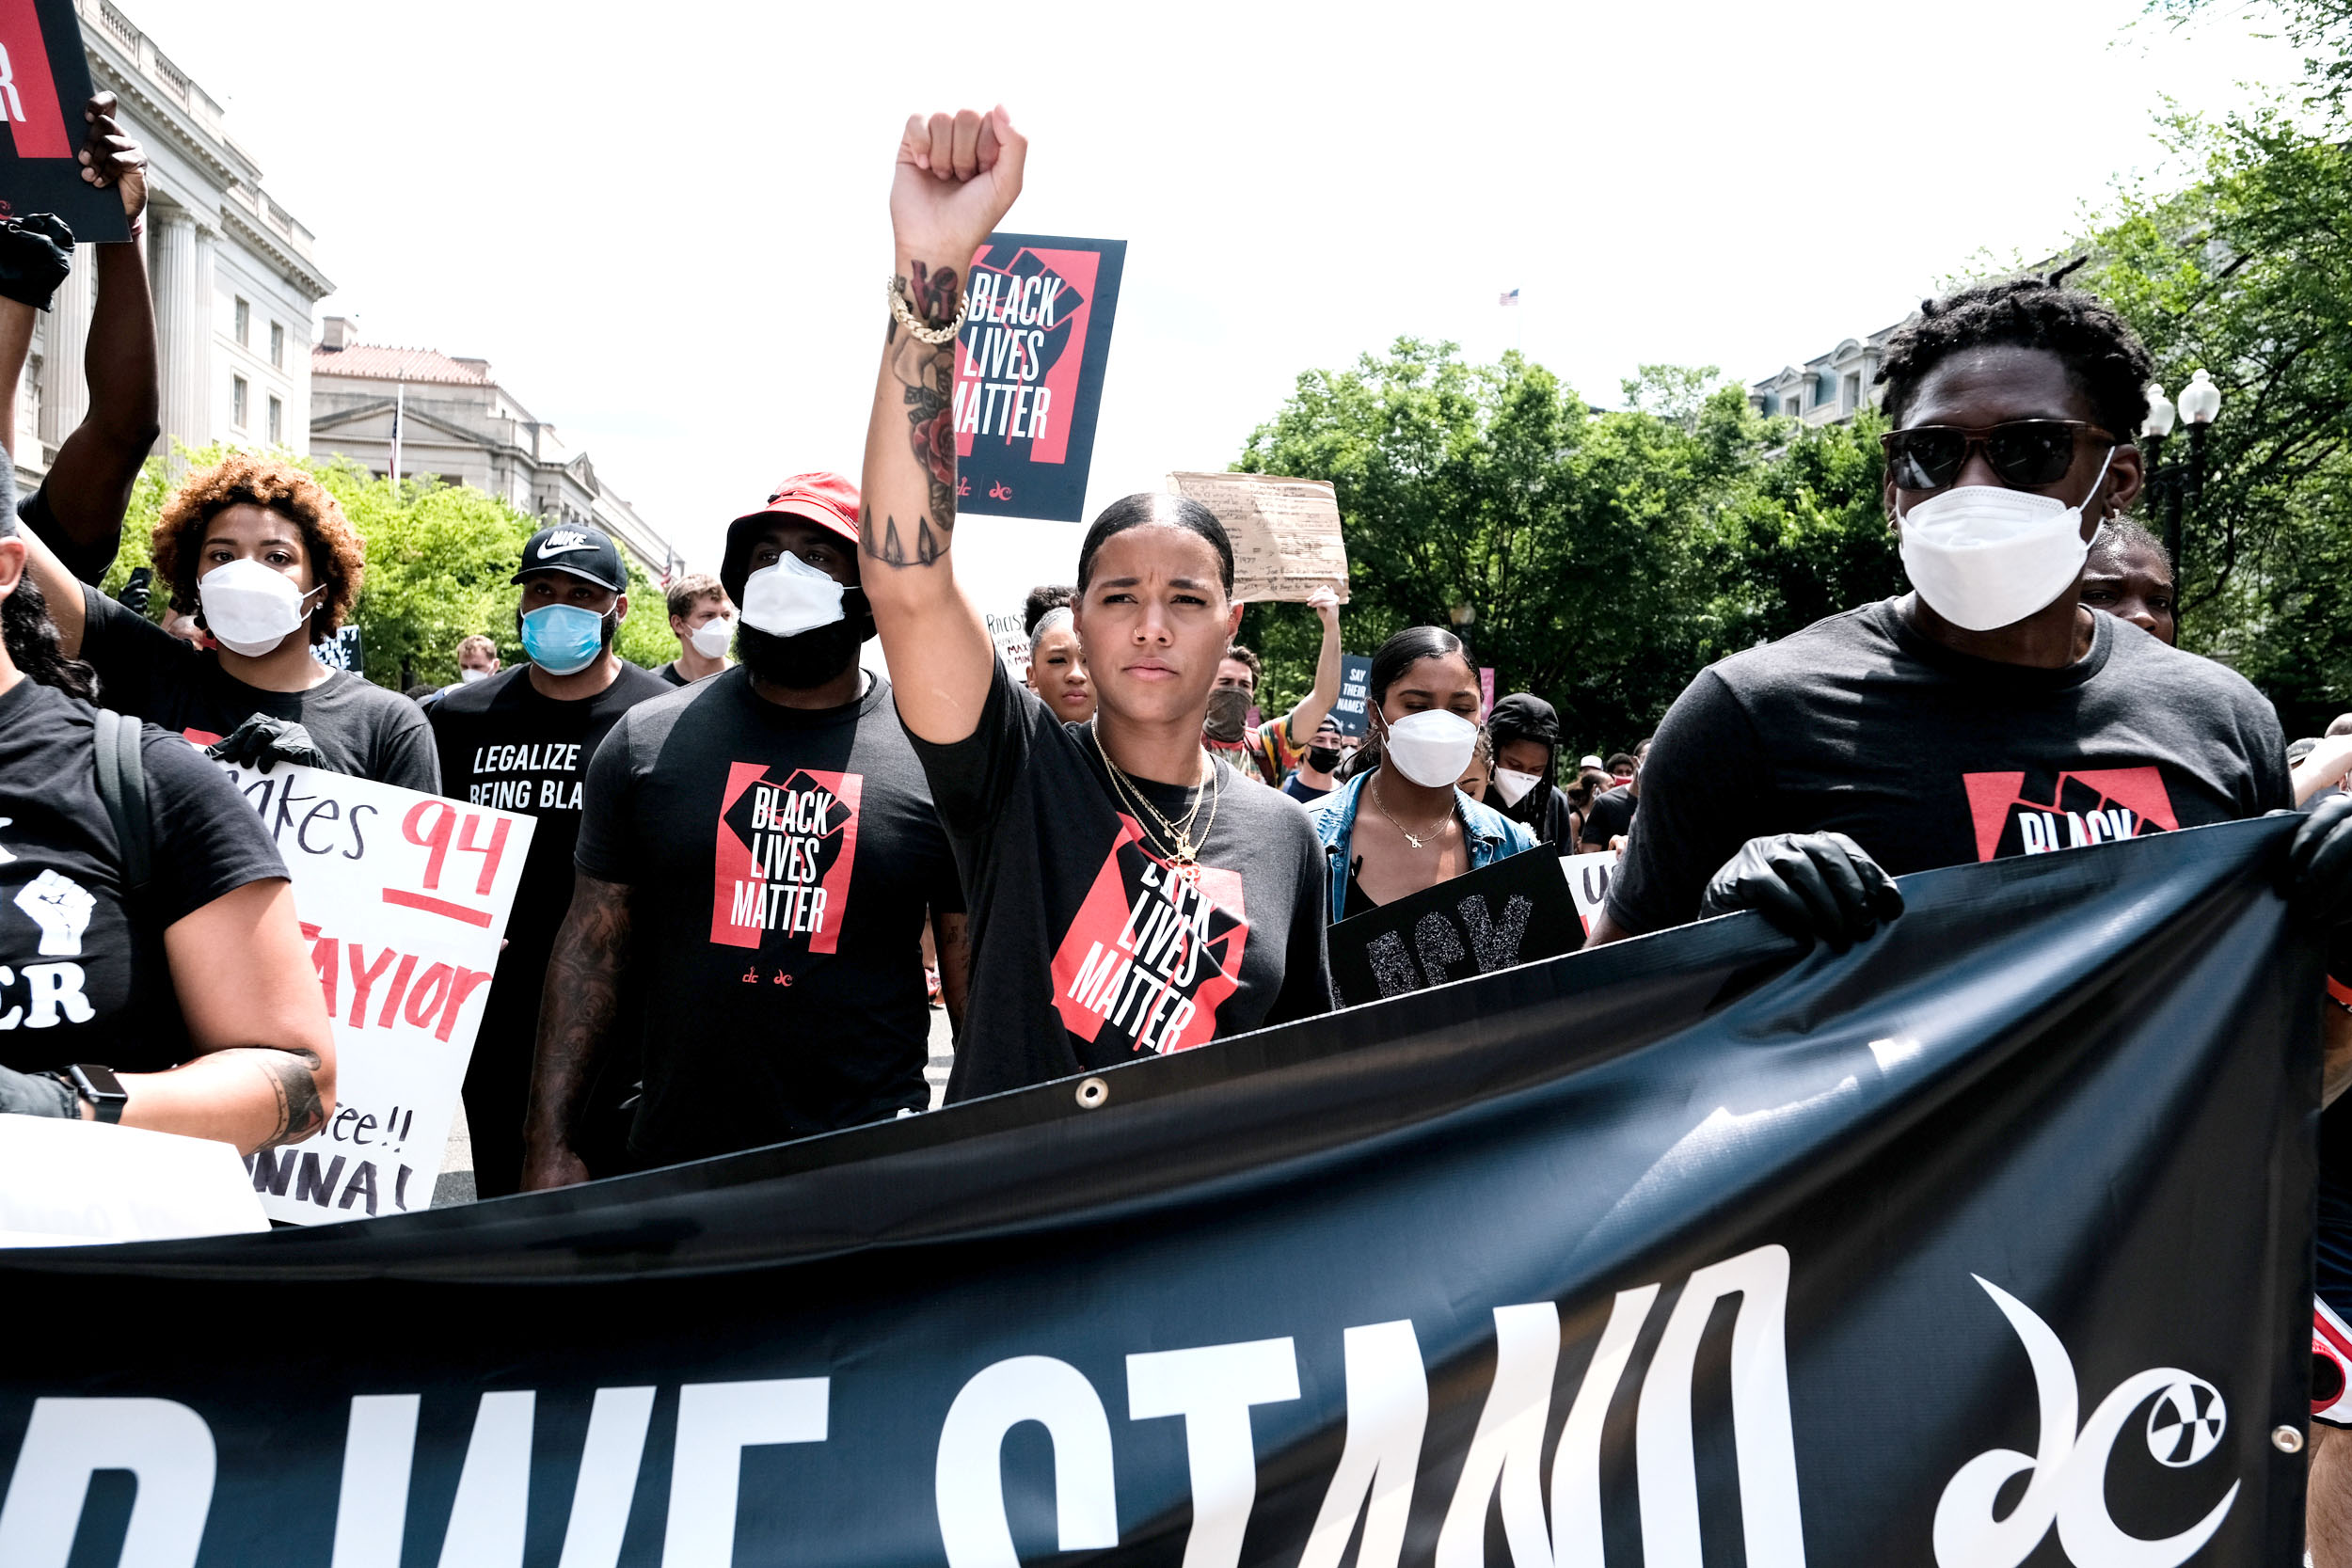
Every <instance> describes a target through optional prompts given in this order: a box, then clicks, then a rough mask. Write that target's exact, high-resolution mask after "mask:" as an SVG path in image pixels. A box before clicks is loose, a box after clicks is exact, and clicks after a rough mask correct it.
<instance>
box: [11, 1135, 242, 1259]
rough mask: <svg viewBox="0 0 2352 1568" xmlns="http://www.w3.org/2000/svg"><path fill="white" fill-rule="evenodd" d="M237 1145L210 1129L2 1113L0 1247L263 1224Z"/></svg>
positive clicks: (173, 1236) (168, 1237) (176, 1235)
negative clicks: (204, 1132) (184, 1130)
mask: <svg viewBox="0 0 2352 1568" xmlns="http://www.w3.org/2000/svg"><path fill="white" fill-rule="evenodd" d="M268 1228H269V1221H268V1220H267V1219H265V1218H263V1217H262V1206H261V1204H260V1203H259V1202H258V1201H257V1200H256V1199H255V1197H254V1196H253V1183H252V1182H251V1181H249V1180H246V1173H245V1172H244V1171H242V1170H240V1169H238V1168H237V1151H236V1149H234V1148H231V1147H230V1146H229V1145H228V1144H220V1143H214V1142H213V1141H212V1140H211V1139H209V1138H183V1137H180V1136H178V1135H177V1134H175V1133H171V1132H149V1131H148V1130H146V1129H145V1128H139V1127H110V1126H107V1125H106V1124H105V1123H103V1122H97V1121H64V1120H57V1119H53V1118H51V1117H0V1246H73V1245H80V1244H83V1243H91V1242H167V1241H177V1240H179V1239H181V1238H183V1237H186V1236H226V1235H233V1234H235V1233H236V1232H239V1231H246V1230H267V1229H268Z"/></svg>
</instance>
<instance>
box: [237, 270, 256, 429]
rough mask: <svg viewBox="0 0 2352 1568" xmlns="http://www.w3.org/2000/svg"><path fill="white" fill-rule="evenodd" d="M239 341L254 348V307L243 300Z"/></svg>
mask: <svg viewBox="0 0 2352 1568" xmlns="http://www.w3.org/2000/svg"><path fill="white" fill-rule="evenodd" d="M237 341H238V342H240V343H243V344H244V345H245V346H246V347H247V348H250V347H252V346H253V307H252V306H250V305H248V304H246V302H245V301H244V300H242V299H240V300H239V301H237ZM238 422H239V423H243V422H244V421H242V420H240V421H238Z"/></svg>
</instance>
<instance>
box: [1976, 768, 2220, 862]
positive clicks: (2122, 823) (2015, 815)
mask: <svg viewBox="0 0 2352 1568" xmlns="http://www.w3.org/2000/svg"><path fill="white" fill-rule="evenodd" d="M1961 783H1962V784H1964V785H1966V787H1967V790H1968V811H1969V814H1970V815H1971V816H1973V817H1974V818H1975V819H1976V828H1977V859H1979V860H1980V861H1989V860H1997V859H1999V858H2001V857H2003V856H2006V855H2042V854H2047V853H2049V852H2050V851H2051V850H2053V849H2074V848H2079V847H2082V846H2084V845H2088V844H2112V843H2115V842H2117V841H2118V840H2121V839H2126V838H2138V837H2140V836H2141V835H2143V834H2146V833H2169V832H2172V831H2173V830H2174V829H2175V828H2177V827H2179V826H2180V819H2179V818H2178V817H2177V816H2174V815H2173V812H2172V797H2171V796H2170V794H2169V793H2168V792H2167V791H2166V789H2165V787H2164V774H2163V772H2162V770H2160V769H2159V768H2157V767H2156V766H2155V765H2154V764H2153V763H2149V764H2144V765H2142V766H2140V767H2137V768H2077V769H2070V770H2066V771H2061V772H2058V773H2051V772H2048V771H2040V772H2034V773H2023V772H2019V773H1963V774H1962V775H1961Z"/></svg>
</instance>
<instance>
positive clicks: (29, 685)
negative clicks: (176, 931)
mask: <svg viewBox="0 0 2352 1568" xmlns="http://www.w3.org/2000/svg"><path fill="white" fill-rule="evenodd" d="M96 721H97V710H96V709H95V708H92V707H91V706H89V705H87V704H86V703H80V702H76V701H74V700H73V699H72V698H71V697H68V696H67V695H65V693H63V692H61V691H58V690H56V689H54V688H51V687H46V686H40V685H37V684H35V683H34V682H32V681H29V680H19V681H18V682H17V683H16V685H14V686H13V687H10V688H9V689H8V690H7V691H5V692H0V1065H6V1066H8V1067H11V1068H14V1069H17V1070H18V1071H20V1072H29V1071H54V1070H56V1069H59V1068H62V1067H65V1066H66V1065H68V1064H70V1063H73V1062H102V1063H103V1064H105V1065H106V1066H108V1067H111V1068H114V1069H118V1070H119V1071H126V1072H160V1071H163V1070H164V1069H167V1068H170V1067H174V1066H176V1065H178V1064H179V1063H180V1062H183V1061H184V1060H186V1059H187V1055H188V1049H187V1032H186V1029H185V1026H184V1025H183V1023H182V1022H181V1017H180V1006H179V1003H178V1001H177V1000H176V998H175V997H174V995H173V991H172V985H171V969H170V965H169V963H168V962H167V958H166V957H165V953H164V930H165V928H166V927H168V926H170V925H171V924H172V923H174V922H175V921H178V920H180V919H181V918H182V917H183V916H185V915H189V914H192V913H194V912H195V911H198V910H200V909H202V908H203V907H204V906H205V905H207V904H209V903H211V902H212V901H213V900H214V899H215V898H218V897H220V896H221V895H224V894H227V893H230V892H233V891H234V890H236V889H238V888H241V887H243V886H245V885H246V883H248V882H258V881H262V880H265V879H272V878H282V877H284V876H285V875H286V867H285V864H284V863H283V862H281V861H280V860H279V859H278V848H277V847H276V846H275V845H273V844H272V843H270V838H269V833H268V832H267V831H266V830H265V829H263V827H262V822H261V819H260V818H259V817H258V816H255V815H254V813H253V808H252V807H251V806H249V805H247V804H246V802H245V800H243V799H242V798H240V797H239V796H238V794H237V791H236V789H235V787H234V786H233V785H231V784H230V782H229V777H228V775H227V774H225V773H223V772H222V771H221V770H220V769H219V768H216V767H215V766H214V765H213V764H212V763H210V762H207V761H206V760H205V759H204V758H203V757H202V756H201V755H199V754H198V752H196V750H195V749H194V748H193V747H191V746H189V745H188V744H187V742H185V741H183V740H182V739H180V738H179V737H177V736H170V735H167V734H165V733H164V732H163V731H161V730H159V729H154V728H149V729H147V730H145V731H144V732H142V739H141V745H140V748H139V755H140V759H141V761H142V762H143V764H144V765H145V769H146V773H147V799H148V803H149V806H150V808H151V810H152V812H153V814H154V816H153V824H154V847H153V865H152V869H151V873H150V877H149V880H148V885H147V890H146V892H145V893H144V894H142V895H139V896H138V897H137V898H136V899H133V900H128V901H126V898H125V894H124V889H123V882H122V851H121V845H120V843H119V841H118V840H117V839H116V837H115V831H114V825H113V823H112V822H111V821H110V820H109V819H108V817H107V816H106V808H105V806H104V805H103V803H102V802H101V801H100V800H99V799H98V784H97V771H96V768H95V757H94V752H95V750H96V738H95V735H94V730H93V726H94V725H95V723H96Z"/></svg>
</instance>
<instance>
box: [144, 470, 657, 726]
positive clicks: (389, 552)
mask: <svg viewBox="0 0 2352 1568" xmlns="http://www.w3.org/2000/svg"><path fill="white" fill-rule="evenodd" d="M233 450H234V449H233V448H230V447H228V446H225V445H214V446H207V447H199V448H183V449H180V450H179V451H178V452H176V453H175V455H176V456H177V457H178V458H179V459H180V461H181V464H182V466H183V469H184V467H199V468H200V467H208V466H210V465H212V464H215V463H217V462H219V461H220V460H221V459H223V458H224V457H226V456H228V455H229V454H230V451H233ZM292 461H294V462H295V463H296V464H298V465H300V466H301V467H304V468H306V469H308V470H309V471H310V473H311V474H313V475H315V476H316V477H317V479H318V481H319V483H321V484H322V485H324V486H325V487H326V490H327V492H328V493H329V494H330V495H332V496H333V497H334V498H335V499H336V500H337V502H338V503H340V504H341V505H342V509H343V515H345V516H346V517H348V518H350V519H351V525H352V527H353V528H354V529H356V530H358V534H359V537H360V539H361V541H362V542H363V543H364V544H365V545H366V546H367V577H366V579H365V580H364V582H363V583H362V584H361V586H360V592H359V602H358V605H357V606H356V607H355V608H354V610H353V612H352V617H351V619H352V622H353V624H354V625H356V626H358V627H359V628H360V641H361V645H362V647H363V649H364V653H365V659H366V666H367V673H368V678H369V679H370V680H373V681H374V682H375V683H376V684H377V685H379V686H387V687H391V688H392V689H396V690H397V689H402V688H403V687H404V686H406V685H413V684H416V683H418V682H425V683H430V684H433V685H446V684H447V683H449V682H451V681H453V680H455V679H456V678H457V644H458V643H459V642H460V641H463V640H464V639H466V638H467V637H469V636H470V635H472V634H473V633H476V632H481V633H484V634H485V635H487V636H488V637H489V638H490V639H491V640H492V641H495V642H497V643H498V645H499V657H500V658H501V660H503V661H505V662H507V663H510V664H511V663H514V662H516V661H517V660H519V659H520V658H521V657H522V646H521V643H520V641H518V639H517V636H516V621H515V608H516V600H517V594H518V590H516V588H515V587H514V585H513V584H512V583H511V582H510V581H509V580H508V579H509V578H512V577H513V576H514V575H515V567H516V562H519V561H520V560H521V559H522V550H523V546H524V544H525V543H526V542H527V541H528V540H529V539H530V537H531V535H532V532H534V531H536V530H537V529H538V528H539V527H540V525H541V521H542V520H541V519H540V518H537V517H534V516H532V515H531V514H529V513H526V512H522V511H519V510H517V509H516V507H515V506H513V505H512V504H510V503H509V502H508V501H506V500H505V499H502V498H501V497H497V496H492V495H489V494H486V493H485V492H484V491H481V490H477V489H475V488H473V487H472V486H471V485H464V484H460V485H451V484H443V483H439V482H438V481H437V480H431V479H422V480H403V481H402V482H401V483H400V485H399V487H398V491H397V493H395V491H394V487H393V485H392V483H391V482H390V481H389V480H387V479H377V478H375V477H373V475H371V474H369V473H368V472H367V470H366V469H364V468H361V467H359V466H358V465H357V464H355V463H353V462H351V461H350V460H349V459H347V458H343V457H340V456H319V457H297V458H294V459H292ZM172 483H173V482H172V480H171V479H170V477H169V475H168V471H167V467H166V464H165V460H164V459H163V458H161V457H155V458H151V459H149V461H148V464H147V467H146V468H145V470H144V471H143V472H142V473H141V474H140V476H139V481H138V484H137V486H136V488H135V490H134V492H133V494H132V498H131V506H130V509H129V511H128V512H127V513H126V515H124V518H123V526H122V550H121V553H120V555H119V556H118V557H117V558H116V561H115V564H114V567H113V569H112V570H110V571H109V572H108V573H107V574H106V581H105V583H104V587H105V589H106V591H107V592H108V593H119V592H121V589H122V585H123V583H124V581H125V580H126V579H127V578H129V576H130V574H131V570H132V568H134V567H136V566H144V565H150V564H151V562H152V560H153V557H152V554H151V549H150V541H151V535H152V533H153V531H154V526H155V521H156V519H157V518H158V517H160V516H161V515H163V508H164V503H165V501H166V500H167V499H168V498H169V496H170V494H171V488H172ZM628 573H629V588H628V599H629V610H628V616H627V617H626V618H625V619H624V620H623V621H622V623H621V627H620V632H619V635H618V636H617V638H616V639H615V640H614V641H615V650H616V651H617V652H618V653H619V654H620V656H621V657H623V658H626V659H628V660H630V661H631V662H633V663H638V664H644V665H646V666H648V667H651V666H654V665H658V664H660V663H662V662H664V661H665V660H667V659H670V658H673V657H676V652H677V649H676V643H675V639H673V638H672V636H671V635H670V618H669V610H668V608H667V607H666V605H664V603H663V601H662V595H661V591H660V586H659V585H658V584H656V583H655V582H654V581H653V580H652V578H649V577H647V576H646V574H645V571H644V568H643V567H642V566H640V565H639V564H638V563H637V562H636V561H635V560H633V559H630V560H629V561H628ZM168 597H169V594H168V589H167V588H166V589H164V590H163V591H160V592H158V593H157V594H155V596H154V599H153V601H152V603H151V607H150V612H151V614H153V615H154V616H155V617H156V618H157V619H158V620H160V619H162V617H163V615H164V614H165V612H166V610H167V607H168Z"/></svg>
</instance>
